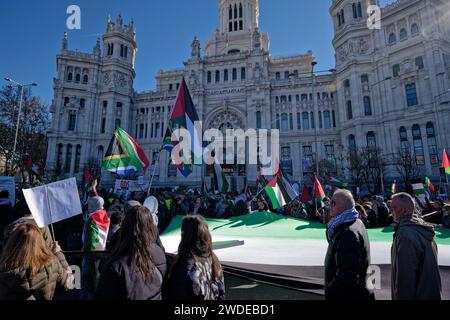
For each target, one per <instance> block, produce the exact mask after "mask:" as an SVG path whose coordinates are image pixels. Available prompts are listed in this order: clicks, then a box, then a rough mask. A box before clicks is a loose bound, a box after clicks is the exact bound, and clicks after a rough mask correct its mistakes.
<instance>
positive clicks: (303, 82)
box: [47, 0, 450, 188]
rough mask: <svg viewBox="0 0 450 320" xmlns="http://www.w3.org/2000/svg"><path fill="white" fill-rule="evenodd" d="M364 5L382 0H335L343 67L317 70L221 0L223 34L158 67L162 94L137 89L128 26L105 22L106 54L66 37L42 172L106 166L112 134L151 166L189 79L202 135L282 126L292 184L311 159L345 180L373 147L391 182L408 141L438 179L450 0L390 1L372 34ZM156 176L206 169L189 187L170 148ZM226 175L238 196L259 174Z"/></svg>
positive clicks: (163, 179)
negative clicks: (353, 155)
mask: <svg viewBox="0 0 450 320" xmlns="http://www.w3.org/2000/svg"><path fill="white" fill-rule="evenodd" d="M369 3H371V4H377V3H378V0H372V1H368V0H367V1H365V0H364V1H363V0H352V1H351V0H334V1H332V5H331V8H330V15H331V18H332V19H333V21H334V35H335V36H334V39H333V46H334V48H335V51H336V66H335V68H333V69H331V70H329V72H320V71H317V70H314V65H315V62H314V61H315V60H314V56H313V53H312V52H311V51H308V52H306V53H303V54H299V55H295V56H287V57H273V56H271V55H270V51H269V36H268V34H267V33H264V32H261V31H260V30H259V3H258V0H220V3H219V12H220V14H219V28H218V29H216V30H215V31H214V32H213V34H212V36H211V38H210V39H209V40H208V41H207V42H206V43H205V46H204V50H203V54H202V51H201V49H200V41H199V40H198V39H197V38H194V41H193V42H192V52H191V56H190V57H187V58H188V59H187V61H186V62H184V68H183V69H180V70H170V71H159V72H158V74H157V76H156V80H157V86H156V90H154V91H148V92H136V91H135V90H133V80H134V78H135V70H134V61H135V58H136V54H137V44H136V42H135V29H134V25H133V22H131V23H130V24H128V25H124V23H123V21H122V18H121V17H120V16H119V17H118V18H117V19H116V21H115V22H112V21H111V20H110V19H108V21H107V29H106V32H105V34H104V35H103V46H102V45H101V43H100V39H99V40H98V42H97V44H96V46H95V47H94V49H93V51H92V53H79V52H75V51H71V50H69V48H68V39H67V36H65V38H64V40H63V44H62V50H61V52H60V53H59V54H58V56H57V70H58V72H57V77H56V79H55V83H54V92H55V93H54V103H53V106H52V113H53V122H52V127H51V129H50V130H49V132H48V137H49V149H48V158H47V171H48V172H55V171H58V172H60V173H61V174H63V175H66V176H73V175H80V174H81V172H82V168H83V166H84V165H85V164H86V163H88V162H89V161H90V160H91V161H93V160H92V159H96V160H97V161H101V159H102V158H103V154H104V152H105V151H106V148H107V147H108V143H109V141H110V139H111V136H112V134H113V131H114V128H115V126H121V127H122V128H124V129H125V130H127V131H128V132H129V133H130V134H132V135H133V136H135V137H136V139H137V141H138V143H139V144H140V145H141V146H142V147H143V148H144V150H145V151H146V153H147V156H148V157H149V159H150V161H152V162H153V163H155V162H156V159H158V152H159V150H160V148H161V144H162V140H163V136H164V134H165V131H166V125H167V120H168V118H169V115H170V112H171V107H172V105H173V103H174V101H175V98H176V94H177V89H178V86H179V83H180V80H181V77H182V76H184V77H185V79H186V82H187V84H188V86H189V89H190V91H191V94H192V96H193V101H194V104H195V106H196V108H197V111H198V113H199V116H200V118H201V119H202V120H203V123H204V128H205V129H206V128H220V129H224V128H230V127H232V128H242V129H244V130H245V129H247V128H268V129H270V128H279V129H280V131H281V134H280V135H281V136H280V137H281V139H280V140H281V141H280V142H281V150H280V151H281V152H280V154H281V157H282V165H283V168H284V171H285V173H287V174H289V175H291V176H292V178H293V179H294V180H303V177H304V175H305V174H306V173H307V172H309V171H311V170H314V168H311V167H310V164H311V163H312V161H313V159H315V158H316V157H318V159H319V160H322V159H328V160H330V161H331V162H332V163H336V165H335V167H336V169H335V170H336V173H334V174H336V175H338V176H345V175H348V170H346V169H345V168H347V167H348V165H347V160H346V155H347V152H348V150H349V148H351V147H353V146H359V147H363V146H367V145H369V146H372V145H377V146H379V147H380V148H382V150H383V157H384V158H385V159H386V160H385V161H386V162H387V164H388V165H387V166H386V168H385V171H384V180H385V181H386V183H387V182H388V181H392V180H393V179H394V178H395V176H396V172H395V170H393V166H392V164H391V165H389V159H390V158H392V157H393V156H394V155H395V154H397V153H398V151H399V150H400V148H401V147H402V146H403V147H406V146H407V143H409V144H410V145H411V146H413V152H414V155H415V158H416V161H417V164H418V165H420V166H421V167H422V168H423V172H424V174H427V175H429V176H432V177H433V178H434V179H439V177H440V173H439V167H440V164H441V160H440V159H441V154H442V149H443V148H444V147H447V148H449V147H450V143H449V142H448V140H449V139H448V138H450V129H449V128H448V126H447V124H448V123H450V109H449V105H448V103H449V100H450V93H449V92H448V89H449V88H450V26H449V17H448V15H449V14H450V9H449V5H448V1H447V0H399V1H397V2H395V3H393V4H391V5H387V6H386V7H384V8H382V9H381V17H382V19H381V29H379V30H377V29H374V30H372V29H370V28H368V26H367V13H366V12H367V6H368V5H369ZM102 47H103V48H102ZM155 63H157V62H155ZM313 70H314V73H313ZM436 111H437V112H436ZM153 169H155V172H156V179H155V186H174V185H178V184H183V185H186V184H190V185H200V184H201V170H200V169H199V168H196V170H195V171H194V173H193V174H192V175H191V176H190V177H189V178H187V179H185V178H183V177H181V176H180V174H179V173H177V172H176V170H175V169H174V167H173V166H172V165H170V159H169V155H168V154H167V152H165V151H163V153H162V154H161V157H160V161H159V163H157V164H156V168H155V167H153V168H152V169H150V170H148V172H147V178H149V177H150V175H151V173H152V172H153ZM225 170H226V172H227V173H228V174H229V175H230V180H231V182H232V185H233V186H235V187H237V188H239V187H242V186H243V185H244V183H245V179H247V180H248V181H249V182H250V183H252V181H255V180H256V179H257V177H258V169H257V167H256V166H255V165H246V166H245V165H241V166H238V165H236V166H227V167H226V168H225ZM103 176H104V180H105V179H106V180H108V181H112V177H111V175H109V174H108V173H104V175H103Z"/></svg>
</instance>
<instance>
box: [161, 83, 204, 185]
mask: <svg viewBox="0 0 450 320" xmlns="http://www.w3.org/2000/svg"><path fill="white" fill-rule="evenodd" d="M196 121H200V118H199V116H198V114H197V110H195V106H194V103H193V102H192V98H191V94H190V93H189V89H188V87H187V85H186V82H185V80H184V78H183V79H182V80H181V86H180V89H179V91H178V96H177V100H176V102H175V106H174V108H173V110H172V114H171V115H170V119H169V123H168V125H167V131H166V135H165V137H164V141H163V149H164V150H166V151H167V152H169V153H172V150H173V148H174V147H175V146H176V145H178V144H179V141H178V138H177V137H176V136H175V135H174V132H175V131H176V130H177V129H186V130H187V131H189V133H190V137H191V159H190V161H189V159H187V158H186V155H183V159H182V162H181V163H180V164H179V165H177V168H178V170H179V171H180V172H181V174H182V175H183V176H184V177H187V176H189V175H190V174H191V173H192V166H193V164H197V163H200V164H202V163H203V148H202V132H201V130H199V128H197V127H196V126H195V122H196Z"/></svg>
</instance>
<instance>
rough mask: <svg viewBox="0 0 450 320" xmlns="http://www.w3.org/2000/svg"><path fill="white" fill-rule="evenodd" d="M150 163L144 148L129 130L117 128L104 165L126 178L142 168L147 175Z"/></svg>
mask: <svg viewBox="0 0 450 320" xmlns="http://www.w3.org/2000/svg"><path fill="white" fill-rule="evenodd" d="M149 165H150V162H149V161H148V158H147V156H146V155H145V153H144V150H142V148H141V147H140V146H139V145H138V144H137V142H136V141H135V140H134V139H133V138H132V137H131V136H130V135H129V134H128V133H127V132H125V131H124V130H123V129H121V128H117V129H116V132H115V133H114V135H113V137H112V139H111V142H110V144H109V147H108V150H107V151H106V154H105V158H104V160H103V164H102V167H103V168H104V169H106V170H108V171H109V172H112V173H115V174H117V175H118V176H119V177H121V178H126V177H128V176H130V175H132V174H133V173H135V172H137V171H139V170H142V169H144V175H145V171H146V170H147V168H148V166H149Z"/></svg>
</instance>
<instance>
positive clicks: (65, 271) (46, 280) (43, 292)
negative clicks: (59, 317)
mask: <svg viewBox="0 0 450 320" xmlns="http://www.w3.org/2000/svg"><path fill="white" fill-rule="evenodd" d="M57 286H58V287H61V288H64V289H65V290H71V289H73V288H74V276H73V273H72V271H71V270H70V268H69V265H68V264H67V262H66V259H65V257H64V255H63V253H62V252H58V253H57V254H55V255H54V256H53V258H52V260H51V262H50V264H49V265H47V266H46V267H45V268H44V269H42V270H41V272H39V273H37V274H36V275H34V276H33V277H30V276H29V272H28V271H27V270H25V269H16V270H11V271H8V272H2V273H0V300H52V299H53V295H54V294H55V289H56V287H57Z"/></svg>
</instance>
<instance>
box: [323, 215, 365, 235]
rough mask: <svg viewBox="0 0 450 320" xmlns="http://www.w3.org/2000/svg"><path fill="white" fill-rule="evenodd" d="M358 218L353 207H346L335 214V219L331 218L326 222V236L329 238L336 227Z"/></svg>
mask: <svg viewBox="0 0 450 320" xmlns="http://www.w3.org/2000/svg"><path fill="white" fill-rule="evenodd" d="M358 218H359V213H358V211H356V209H355V208H351V209H348V210H346V211H344V212H342V213H341V214H340V215H339V216H337V217H336V218H335V219H333V220H331V221H330V222H329V223H328V228H327V236H328V239H329V240H331V239H332V238H333V236H334V234H335V232H336V230H337V228H338V227H339V226H341V225H343V224H345V223H349V222H355V221H356V219H358Z"/></svg>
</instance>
